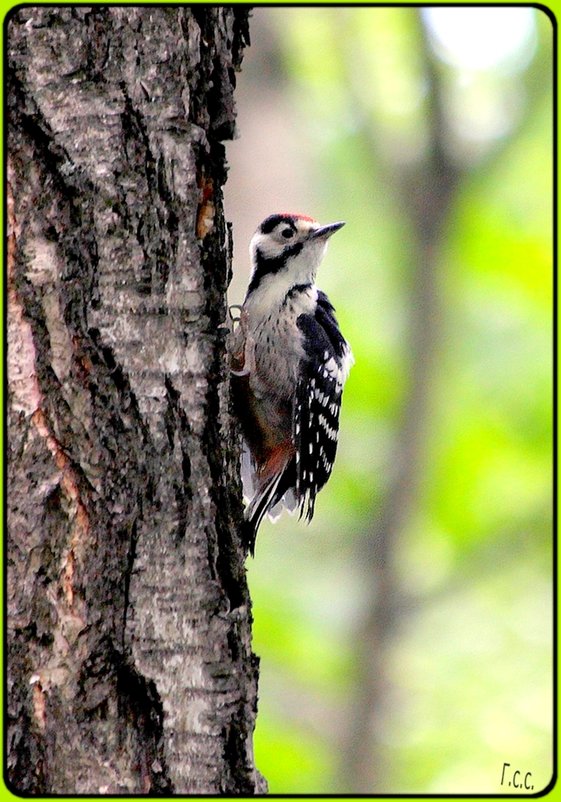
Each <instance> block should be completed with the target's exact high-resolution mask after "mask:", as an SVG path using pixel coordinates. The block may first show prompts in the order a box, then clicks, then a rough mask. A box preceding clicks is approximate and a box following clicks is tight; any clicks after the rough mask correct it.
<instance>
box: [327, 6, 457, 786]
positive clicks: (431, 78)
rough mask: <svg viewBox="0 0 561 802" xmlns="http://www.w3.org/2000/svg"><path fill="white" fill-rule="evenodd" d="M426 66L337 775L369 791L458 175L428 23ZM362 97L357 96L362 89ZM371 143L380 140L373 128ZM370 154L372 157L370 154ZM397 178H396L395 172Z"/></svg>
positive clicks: (400, 187)
mask: <svg viewBox="0 0 561 802" xmlns="http://www.w3.org/2000/svg"><path fill="white" fill-rule="evenodd" d="M417 19H418V24H419V27H420V29H421V35H422V53H423V67H424V72H425V75H426V79H427V84H428V92H427V97H428V103H427V110H426V114H427V123H428V147H427V151H426V154H425V157H424V158H423V160H422V161H420V162H419V163H418V164H417V165H415V167H413V168H411V167H404V168H403V169H402V171H401V173H398V174H397V175H395V176H394V177H393V183H394V186H395V188H396V191H397V194H398V198H399V202H400V204H401V207H402V209H403V210H404V216H405V217H406V218H408V219H409V221H410V224H411V237H412V239H413V241H414V253H415V259H414V262H413V264H412V269H411V276H410V278H411V283H410V288H409V303H408V311H409V327H408V335H407V349H406V354H407V358H408V362H409V366H408V376H409V379H408V389H407V391H406V394H405V397H404V400H403V406H402V410H401V415H400V420H399V422H398V424H397V434H396V439H395V446H394V454H395V461H394V472H393V477H392V478H391V480H390V482H389V485H388V487H387V490H386V494H385V498H384V499H383V501H382V504H381V507H380V509H379V510H378V511H377V514H376V518H375V521H374V522H373V524H372V526H371V528H370V531H369V532H368V533H367V534H366V537H365V538H364V540H363V541H362V543H361V549H360V551H361V553H360V563H361V566H362V571H363V573H364V574H365V575H366V577H367V580H368V581H367V583H366V585H367V587H369V588H370V594H369V598H368V599H367V602H366V605H365V608H364V618H363V621H362V624H361V626H360V629H359V630H358V631H357V633H356V645H357V651H358V656H357V663H358V666H359V669H358V676H357V679H356V685H355V688H356V690H355V698H354V700H353V702H352V704H351V713H350V717H349V727H348V731H347V735H346V744H345V746H344V750H343V754H344V758H343V761H344V762H343V768H342V776H341V783H342V785H344V786H345V788H346V790H349V789H350V788H352V790H353V792H354V793H373V792H375V791H376V792H379V791H382V790H388V789H383V788H382V787H381V785H380V781H381V780H382V777H381V776H380V769H381V767H380V765H379V764H377V755H378V751H379V750H378V748H377V746H378V733H379V727H378V726H377V725H378V720H379V718H380V716H381V715H383V709H384V699H385V697H386V695H387V691H388V688H387V679H386V677H385V675H384V664H385V659H384V658H385V648H386V646H387V643H388V641H389V638H390V636H391V635H392V634H393V632H394V630H395V628H396V625H397V622H398V618H399V613H398V611H399V609H400V606H401V605H402V604H403V601H404V600H403V597H402V594H401V590H400V589H399V586H398V581H397V577H396V573H395V559H396V546H397V544H398V542H399V539H400V535H401V532H402V531H403V529H404V527H405V525H406V523H407V520H408V517H409V514H410V510H411V508H412V506H413V504H414V500H415V497H416V494H417V489H418V485H419V477H420V466H421V463H422V454H423V447H424V442H425V436H426V428H427V423H428V417H429V407H430V386H431V376H432V372H433V370H434V357H435V351H436V345H437V341H438V337H439V331H440V320H441V309H440V297H439V287H438V264H437V253H438V244H439V241H440V235H441V231H442V225H443V221H444V220H445V218H446V215H447V212H448V209H449V207H450V204H451V202H452V199H453V197H454V194H455V191H456V188H457V186H458V183H459V181H460V179H461V168H460V167H458V165H457V164H455V163H454V162H453V161H452V160H451V158H450V156H449V151H448V150H447V147H446V138H447V128H446V123H445V120H444V114H443V107H442V94H441V92H442V86H441V82H440V75H439V72H438V70H437V69H436V66H435V63H434V60H433V57H432V54H431V52H430V46H429V43H428V41H427V37H426V33H425V31H424V27H423V25H422V22H421V20H420V18H419V15H417ZM356 100H359V98H356ZM368 139H369V143H370V148H373V147H375V143H374V142H373V137H372V135H369V136H368ZM372 158H373V160H375V159H376V156H375V154H374V153H373V154H372ZM389 180H391V179H389Z"/></svg>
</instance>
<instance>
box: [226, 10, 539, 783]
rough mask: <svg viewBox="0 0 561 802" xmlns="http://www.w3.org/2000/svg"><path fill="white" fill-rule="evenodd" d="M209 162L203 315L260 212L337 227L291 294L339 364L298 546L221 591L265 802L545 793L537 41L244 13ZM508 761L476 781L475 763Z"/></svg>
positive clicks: (267, 542)
mask: <svg viewBox="0 0 561 802" xmlns="http://www.w3.org/2000/svg"><path fill="white" fill-rule="evenodd" d="M251 36H252V45H251V47H250V48H249V49H248V50H247V52H246V56H245V60H244V65H243V70H242V73H241V74H240V75H239V77H238V91H237V102H238V128H239V134H240V138H239V139H238V140H237V141H235V142H234V143H232V144H231V145H229V146H228V158H229V162H230V178H229V181H228V184H227V187H226V199H225V200H226V211H227V215H228V218H229V219H230V220H231V221H233V223H234V241H235V261H234V272H235V278H234V281H233V283H232V286H231V292H230V302H231V303H235V302H237V303H240V302H241V301H242V300H243V295H244V293H245V287H246V285H247V281H248V275H249V273H248V271H249V265H248V258H247V246H248V243H249V239H250V237H251V235H252V233H253V231H254V230H255V228H256V227H257V225H258V223H259V222H260V221H261V220H262V219H263V218H264V217H266V216H267V215H268V214H270V213H272V212H275V211H293V212H302V213H305V214H310V215H312V216H313V217H316V218H317V219H318V220H320V221H321V222H323V223H328V222H332V221H335V220H346V221H347V225H346V227H345V228H344V229H342V231H341V232H340V233H338V234H337V235H336V236H335V237H334V238H333V240H331V243H330V250H329V253H328V255H327V257H326V259H325V261H324V263H323V265H322V267H321V270H320V275H319V277H318V283H319V285H320V286H321V287H322V289H324V290H325V291H326V292H327V293H328V295H329V296H330V297H331V299H332V301H333V302H334V304H335V306H336V308H337V313H338V317H339V321H340V324H341V326H342V329H343V331H344V332H345V335H346V336H347V338H348V339H349V341H350V343H351V344H352V347H353V351H354V355H355V358H356V365H355V367H354V368H353V370H352V371H351V376H350V379H349V381H348V384H347V386H346V389H345V393H344V399H343V401H344V403H343V412H342V419H341V432H340V445H339V453H338V459H337V462H336V464H335V469H334V473H333V476H332V479H331V480H330V483H329V484H328V486H327V487H326V488H325V489H324V490H323V491H322V493H321V494H320V497H319V499H318V504H317V507H316V515H315V518H314V520H313V522H312V524H311V525H310V526H309V527H306V526H305V525H304V524H303V523H298V522H297V521H296V520H295V519H291V518H290V517H288V516H284V517H283V518H282V519H281V520H280V521H279V522H278V523H277V524H276V525H274V526H273V525H272V524H271V523H269V522H266V523H264V524H263V525H262V528H261V531H260V535H259V537H258V540H257V550H256V556H255V560H254V561H250V562H249V568H248V570H249V582H250V587H251V592H252V596H253V601H254V618H255V624H254V650H255V651H256V653H257V654H258V655H260V657H261V681H260V702H259V714H258V722H257V729H256V735H255V750H256V761H257V765H258V767H259V768H260V770H261V771H262V772H263V774H264V775H265V776H266V778H267V779H268V781H269V786H270V791H271V792H276V793H297V792H301V793H305V792H313V793H328V792H331V793H337V792H353V793H358V792H365V793H431V792H439V793H445V794H454V793H501V792H505V793H512V791H513V788H512V787H510V788H509V787H508V785H507V782H508V780H509V779H511V775H512V772H513V771H514V770H515V769H519V770H521V771H522V772H523V775H522V776H524V775H525V773H526V772H527V771H530V772H532V776H531V779H530V780H529V781H530V782H531V783H532V785H533V786H534V789H533V790H534V791H538V790H539V789H541V788H544V787H545V786H546V785H547V783H548V782H549V780H550V779H551V775H552V648H553V647H552V592H553V591H552V269H553V268H552V219H553V218H552V175H553V174H552V148H553V143H552V85H551V84H552V82H551V79H552V36H553V32H552V25H551V22H550V20H549V19H548V17H547V16H546V15H545V14H544V13H543V12H542V11H539V10H536V9H533V8H507V7H504V8H493V7H487V8H485V7H480V8H479V9H478V8H474V7H471V8H469V7H468V8H461V7H452V8H440V9H438V8H433V9H431V10H430V11H429V10H424V11H422V10H421V9H419V8H399V7H393V8H392V7H386V8H384V7H372V8H325V7H324V8H296V7H292V8H272V7H269V8H258V9H255V10H254V12H253V15H252V22H251ZM504 763H508V764H510V768H509V769H507V770H506V775H505V777H504V784H503V785H502V786H501V776H502V771H503V764H504Z"/></svg>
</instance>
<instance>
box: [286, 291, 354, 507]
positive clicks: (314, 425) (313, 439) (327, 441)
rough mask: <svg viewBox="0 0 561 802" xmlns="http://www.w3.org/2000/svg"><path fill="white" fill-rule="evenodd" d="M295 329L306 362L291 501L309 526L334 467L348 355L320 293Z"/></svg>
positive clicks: (296, 423)
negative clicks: (320, 493) (296, 505)
mask: <svg viewBox="0 0 561 802" xmlns="http://www.w3.org/2000/svg"><path fill="white" fill-rule="evenodd" d="M298 327H299V329H300V331H301V332H302V334H303V345H304V352H305V356H304V359H303V363H302V375H301V378H300V381H299V383H298V387H297V390H296V399H295V409H294V432H293V437H294V444H295V447H296V455H295V463H296V464H295V473H296V499H297V501H298V505H299V506H300V515H302V514H304V509H305V508H306V512H305V516H306V518H307V519H308V521H310V520H311V519H312V516H313V514H314V504H315V498H316V495H317V493H318V492H319V491H320V490H321V488H322V487H323V486H324V485H325V483H326V482H327V480H328V479H329V477H330V475H331V471H332V469H333V463H334V462H335V454H336V451H337V435H338V431H339V411H340V408H341V395H342V392H343V385H344V383H345V380H346V378H347V374H348V371H349V368H350V366H351V364H352V354H351V351H350V348H349V346H348V344H347V342H346V341H345V339H344V337H343V336H342V334H341V332H340V331H339V326H338V324H337V320H336V318H335V310H334V308H333V306H332V305H331V303H330V302H329V300H328V298H327V296H326V295H325V294H324V293H323V292H321V291H320V292H318V303H317V308H316V311H315V314H313V315H312V314H304V315H300V317H299V318H298Z"/></svg>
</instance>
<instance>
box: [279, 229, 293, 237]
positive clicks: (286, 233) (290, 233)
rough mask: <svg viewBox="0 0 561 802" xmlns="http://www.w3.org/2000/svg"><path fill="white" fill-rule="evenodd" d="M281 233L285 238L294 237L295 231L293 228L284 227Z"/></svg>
mask: <svg viewBox="0 0 561 802" xmlns="http://www.w3.org/2000/svg"><path fill="white" fill-rule="evenodd" d="M281 234H282V236H283V237H284V238H285V239H292V237H293V236H294V231H293V230H292V229H291V228H283V230H282V231H281Z"/></svg>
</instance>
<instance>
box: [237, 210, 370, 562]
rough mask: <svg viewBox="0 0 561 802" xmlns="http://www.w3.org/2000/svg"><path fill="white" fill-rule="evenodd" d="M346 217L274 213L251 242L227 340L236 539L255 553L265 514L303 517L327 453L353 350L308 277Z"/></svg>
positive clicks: (323, 473) (326, 466)
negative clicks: (235, 422)
mask: <svg viewBox="0 0 561 802" xmlns="http://www.w3.org/2000/svg"><path fill="white" fill-rule="evenodd" d="M343 225H344V223H331V224H329V225H324V226H322V225H320V224H319V223H318V222H317V221H316V220H314V219H313V218H311V217H305V216H303V215H297V214H272V215H270V216H269V217H267V218H266V219H265V220H264V221H263V222H262V223H261V225H260V226H259V228H258V229H257V231H256V232H255V234H254V236H253V238H252V240H251V244H250V257H251V264H252V272H251V277H250V282H249V286H248V289H247V294H246V297H245V300H244V303H243V305H242V306H241V308H240V307H238V308H240V310H241V311H240V316H239V325H238V326H237V329H236V332H235V334H234V336H233V339H232V341H231V346H230V354H231V373H232V383H233V399H234V409H235V412H236V414H237V416H238V418H239V420H240V424H241V429H242V435H243V439H244V447H243V452H242V481H243V486H244V495H245V497H246V499H247V500H248V505H247V507H246V510H245V531H244V541H245V543H246V546H247V548H248V549H249V551H250V552H251V553H252V554H253V551H254V546H255V538H256V535H257V529H258V527H259V524H260V523H261V521H262V519H263V517H264V516H265V515H266V514H268V515H269V517H270V518H272V519H273V520H275V519H276V517H278V515H279V514H280V512H281V511H282V509H283V508H286V509H288V510H289V511H290V512H294V511H295V510H297V509H299V510H300V518H301V517H302V516H303V515H304V517H305V519H306V520H307V521H308V522H309V521H311V519H312V516H313V514H314V505H315V500H316V495H317V494H318V492H319V491H320V490H321V488H322V487H323V486H324V485H325V483H326V482H327V480H328V479H329V476H330V475H331V471H332V469H333V463H334V460H335V453H336V450H337V435H338V428H339V410H340V407H341V395H342V392H343V385H344V383H345V381H346V379H347V376H348V373H349V370H350V368H351V365H352V364H353V362H354V360H353V356H352V353H351V349H350V347H349V345H348V343H347V342H346V340H345V338H344V337H343V335H342V334H341V332H340V330H339V326H338V323H337V319H336V317H335V309H334V307H333V306H332V304H331V303H330V301H329V299H328V298H327V295H326V294H325V293H324V292H322V291H321V290H320V289H318V288H317V287H316V283H315V281H316V273H317V270H318V267H319V265H320V262H321V261H322V259H323V256H324V254H325V251H326V249H327V241H328V239H329V237H331V235H332V234H334V233H335V232H336V231H338V230H339V229H340V228H341V227H342V226H343Z"/></svg>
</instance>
